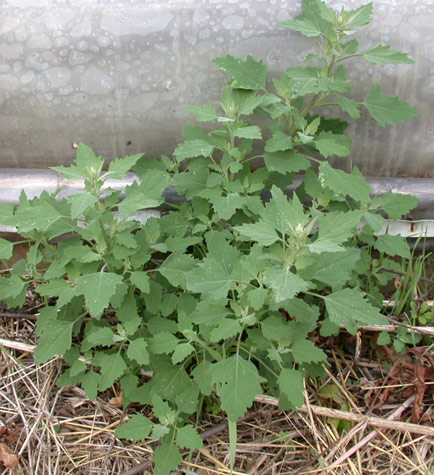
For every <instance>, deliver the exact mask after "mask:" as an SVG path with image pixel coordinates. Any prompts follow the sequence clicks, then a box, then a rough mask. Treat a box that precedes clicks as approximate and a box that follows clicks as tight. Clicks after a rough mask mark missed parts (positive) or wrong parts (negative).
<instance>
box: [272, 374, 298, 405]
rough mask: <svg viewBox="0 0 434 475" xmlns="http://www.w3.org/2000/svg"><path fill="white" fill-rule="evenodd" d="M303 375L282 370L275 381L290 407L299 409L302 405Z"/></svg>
mask: <svg viewBox="0 0 434 475" xmlns="http://www.w3.org/2000/svg"><path fill="white" fill-rule="evenodd" d="M303 380H304V378H303V375H302V373H301V372H300V371H297V370H295V369H288V368H282V371H281V373H280V375H279V378H278V380H277V382H278V384H279V388H280V391H281V392H282V393H283V394H284V395H285V396H286V397H287V398H288V401H289V402H290V404H291V405H292V407H293V408H294V409H295V408H299V407H301V406H302V405H303V403H304V394H303V393H304V384H303Z"/></svg>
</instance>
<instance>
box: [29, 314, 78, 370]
mask: <svg viewBox="0 0 434 475" xmlns="http://www.w3.org/2000/svg"><path fill="white" fill-rule="evenodd" d="M73 326H74V322H73V321H72V322H71V321H65V320H57V319H53V320H50V321H49V325H47V326H46V327H45V328H44V329H43V332H42V336H41V337H40V338H39V340H38V346H37V347H36V350H35V363H36V364H42V363H45V362H46V361H48V360H49V359H50V358H53V357H54V356H62V355H63V354H64V353H65V351H67V350H69V348H71V342H72V327H73Z"/></svg>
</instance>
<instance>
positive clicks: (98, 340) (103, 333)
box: [84, 327, 115, 348]
mask: <svg viewBox="0 0 434 475" xmlns="http://www.w3.org/2000/svg"><path fill="white" fill-rule="evenodd" d="M114 337H115V334H114V333H113V331H112V329H111V328H109V327H102V328H95V329H92V331H90V332H89V333H87V334H86V338H85V340H84V341H85V342H86V344H87V345H86V346H87V348H94V347H95V346H111V345H112V344H113V342H114Z"/></svg>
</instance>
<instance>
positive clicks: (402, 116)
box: [363, 86, 419, 127]
mask: <svg viewBox="0 0 434 475" xmlns="http://www.w3.org/2000/svg"><path fill="white" fill-rule="evenodd" d="M363 104H364V105H365V107H366V109H368V112H369V113H370V114H371V116H372V117H373V118H374V119H375V120H376V121H377V122H378V125H379V126H380V127H385V126H386V125H395V124H398V123H399V122H404V121H406V120H411V119H413V118H414V117H416V116H417V115H418V114H419V112H418V111H417V110H416V109H413V107H410V106H409V105H408V104H407V102H404V101H401V100H400V99H399V98H398V97H395V96H389V95H387V94H384V93H383V92H382V91H381V88H380V86H373V87H372V88H371V90H370V91H369V94H368V95H367V96H366V99H365V100H364V102H363Z"/></svg>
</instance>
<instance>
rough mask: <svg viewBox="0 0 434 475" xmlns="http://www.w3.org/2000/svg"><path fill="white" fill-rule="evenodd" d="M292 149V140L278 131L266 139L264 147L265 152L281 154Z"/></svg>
mask: <svg viewBox="0 0 434 475" xmlns="http://www.w3.org/2000/svg"><path fill="white" fill-rule="evenodd" d="M291 148H292V139H291V137H290V136H289V135H287V134H285V133H284V132H281V131H280V130H278V131H277V132H275V133H274V134H273V136H272V137H271V139H268V140H267V142H266V145H265V151H266V152H270V153H272V152H281V151H282V152H283V151H285V150H290V149H291Z"/></svg>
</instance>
